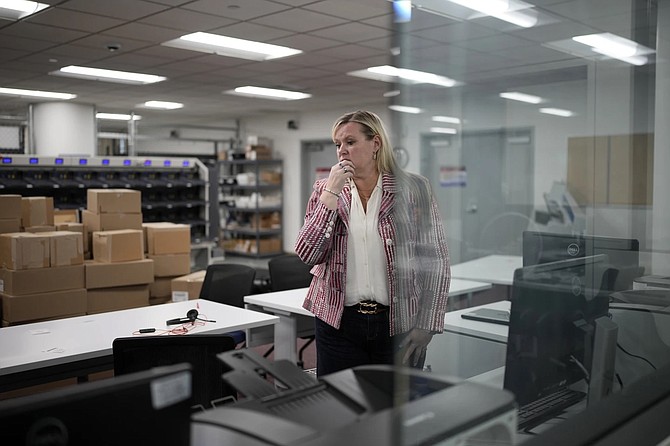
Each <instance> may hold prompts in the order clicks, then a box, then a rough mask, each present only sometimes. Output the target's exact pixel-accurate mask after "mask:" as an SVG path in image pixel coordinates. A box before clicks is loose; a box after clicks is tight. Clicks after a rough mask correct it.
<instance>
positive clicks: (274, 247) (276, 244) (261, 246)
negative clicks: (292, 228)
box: [249, 238, 282, 254]
mask: <svg viewBox="0 0 670 446" xmlns="http://www.w3.org/2000/svg"><path fill="white" fill-rule="evenodd" d="M281 250H282V246H281V239H280V238H262V239H260V240H258V245H256V241H255V240H252V241H251V244H250V245H249V252H250V253H252V254H269V253H275V252H281Z"/></svg>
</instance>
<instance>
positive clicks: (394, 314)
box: [295, 173, 451, 335]
mask: <svg viewBox="0 0 670 446" xmlns="http://www.w3.org/2000/svg"><path fill="white" fill-rule="evenodd" d="M325 183H326V180H325V179H322V180H318V181H317V182H316V183H314V190H313V192H312V195H311V197H310V200H309V203H308V204H307V212H306V214H305V222H304V225H303V227H302V228H301V229H300V232H299V233H298V238H297V239H296V242H295V251H296V253H297V254H298V256H299V257H300V258H301V259H302V261H303V262H305V263H306V264H308V265H314V267H313V268H312V270H311V273H312V274H313V276H314V277H313V279H312V283H311V285H310V287H309V291H308V293H307V297H306V298H305V301H304V303H303V307H304V308H305V309H307V310H308V311H310V312H312V313H313V314H314V315H315V316H316V317H318V318H319V319H321V320H323V321H324V322H326V323H327V324H329V325H332V326H333V327H335V328H339V326H340V320H341V318H342V312H343V310H344V293H345V288H346V287H345V284H346V274H347V238H348V228H349V211H350V209H351V189H350V187H349V185H348V184H346V185H345V187H344V189H343V190H342V193H341V194H340V199H339V200H338V207H337V210H330V209H328V208H327V207H326V206H325V205H324V204H323V203H322V202H321V201H320V200H319V197H320V196H321V193H322V192H323V188H324V187H325ZM379 234H380V236H381V238H382V241H383V243H384V248H385V249H384V253H385V257H386V274H387V279H388V290H389V302H390V311H391V314H390V318H389V319H390V327H389V328H390V332H391V334H392V335H395V334H399V333H404V332H407V331H409V330H411V329H412V328H415V327H416V328H421V329H424V330H428V331H431V332H434V333H441V332H442V331H443V327H444V314H445V312H446V309H447V297H448V291H449V284H450V281H451V273H450V266H449V252H448V249H447V243H446V240H445V237H444V229H443V226H442V219H441V217H440V213H439V210H438V208H437V203H436V202H435V199H434V197H433V195H432V193H431V192H430V185H429V183H428V181H427V180H426V178H424V177H422V176H419V175H414V174H409V173H402V174H401V176H398V177H396V176H394V175H392V174H389V173H384V174H382V199H381V207H380V210H379Z"/></svg>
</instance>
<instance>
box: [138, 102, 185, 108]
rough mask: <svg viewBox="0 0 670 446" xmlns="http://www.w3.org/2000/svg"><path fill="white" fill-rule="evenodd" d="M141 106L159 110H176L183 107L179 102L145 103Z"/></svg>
mask: <svg viewBox="0 0 670 446" xmlns="http://www.w3.org/2000/svg"><path fill="white" fill-rule="evenodd" d="M142 106H143V107H148V108H160V109H162V110H176V109H178V108H182V107H184V104H182V103H180V102H167V101H147V102H145V103H144V104H142Z"/></svg>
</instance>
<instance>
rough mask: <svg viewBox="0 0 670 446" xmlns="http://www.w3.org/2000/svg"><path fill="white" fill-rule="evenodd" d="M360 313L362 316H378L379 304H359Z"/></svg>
mask: <svg viewBox="0 0 670 446" xmlns="http://www.w3.org/2000/svg"><path fill="white" fill-rule="evenodd" d="M358 312H359V313H361V314H377V313H378V312H379V307H378V304H377V302H359V303H358Z"/></svg>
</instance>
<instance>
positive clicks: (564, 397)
mask: <svg viewBox="0 0 670 446" xmlns="http://www.w3.org/2000/svg"><path fill="white" fill-rule="evenodd" d="M585 396H586V394H585V393H584V392H578V391H576V390H571V389H567V388H565V389H561V390H559V391H558V392H555V393H552V394H549V395H546V396H543V397H542V398H539V399H537V400H535V401H531V402H530V403H526V404H525V405H523V406H521V407H520V408H519V430H522V429H530V428H533V427H535V426H537V425H538V424H542V423H543V422H545V421H547V420H549V419H551V418H553V417H555V416H556V415H558V414H559V413H560V412H562V411H563V410H565V409H567V408H568V407H570V406H572V405H573V404H575V403H578V402H579V401H581V400H582V399H584V397H585Z"/></svg>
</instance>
